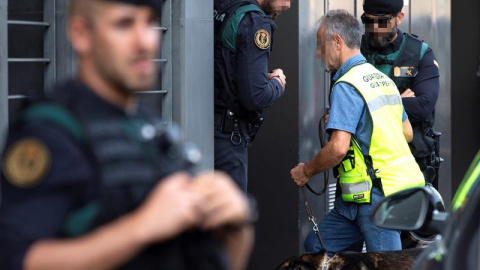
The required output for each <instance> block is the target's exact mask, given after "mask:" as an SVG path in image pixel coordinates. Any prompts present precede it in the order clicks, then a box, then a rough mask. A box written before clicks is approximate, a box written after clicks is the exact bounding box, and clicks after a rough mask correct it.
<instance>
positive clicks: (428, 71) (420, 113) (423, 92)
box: [402, 48, 440, 122]
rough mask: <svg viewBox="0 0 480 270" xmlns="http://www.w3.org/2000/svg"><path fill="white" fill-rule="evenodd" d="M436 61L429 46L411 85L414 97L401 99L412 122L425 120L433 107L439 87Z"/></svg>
mask: <svg viewBox="0 0 480 270" xmlns="http://www.w3.org/2000/svg"><path fill="white" fill-rule="evenodd" d="M436 63H437V62H436V60H435V55H434V54H433V51H432V50H431V49H430V48H429V49H428V50H427V51H426V53H425V55H424V56H423V58H422V60H421V61H420V63H419V66H418V74H417V76H416V77H415V79H414V80H413V84H412V86H411V90H412V91H413V92H414V93H415V97H407V98H403V99H402V101H403V105H404V106H405V110H406V111H407V113H408V115H409V118H410V120H411V121H412V122H417V121H425V120H426V119H427V118H428V117H429V116H430V114H431V113H432V111H433V110H434V109H435V104H436V103H437V100H438V93H439V88H440V81H439V69H438V66H437V64H436Z"/></svg>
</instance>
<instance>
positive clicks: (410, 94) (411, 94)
mask: <svg viewBox="0 0 480 270" xmlns="http://www.w3.org/2000/svg"><path fill="white" fill-rule="evenodd" d="M400 96H401V97H402V98H404V97H415V92H413V91H412V90H411V89H410V88H408V89H406V90H405V91H404V92H403V93H402V94H401V95H400Z"/></svg>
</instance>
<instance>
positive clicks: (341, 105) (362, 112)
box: [326, 54, 407, 154]
mask: <svg viewBox="0 0 480 270" xmlns="http://www.w3.org/2000/svg"><path fill="white" fill-rule="evenodd" d="M366 62H367V60H366V59H365V57H363V55H361V54H357V55H354V56H353V57H351V58H350V59H348V60H347V61H346V62H345V63H343V65H342V66H340V68H339V69H338V71H337V72H336V73H335V75H334V76H333V78H332V79H333V81H334V82H335V81H337V80H338V79H340V77H342V76H343V75H344V74H345V73H347V72H348V71H349V70H350V69H351V68H352V67H354V66H357V65H360V64H364V63H366ZM406 119H407V114H406V113H405V109H403V116H402V121H405V120H406ZM326 129H327V132H328V133H329V134H331V132H332V131H333V130H342V131H346V132H349V133H351V134H352V135H353V137H354V138H355V140H357V142H358V144H359V146H360V148H361V149H362V152H363V153H364V154H367V153H368V151H367V150H368V149H369V148H370V141H371V137H372V131H373V123H372V119H371V117H370V115H369V113H368V110H367V106H366V104H365V101H364V99H363V97H362V95H361V94H360V93H359V92H358V91H357V90H356V89H355V87H353V86H351V85H350V84H347V83H344V82H340V83H338V84H336V85H335V86H334V87H333V88H332V90H331V94H330V115H329V118H328V123H327V127H326Z"/></svg>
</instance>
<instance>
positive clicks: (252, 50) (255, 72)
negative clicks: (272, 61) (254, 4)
mask: <svg viewBox="0 0 480 270" xmlns="http://www.w3.org/2000/svg"><path fill="white" fill-rule="evenodd" d="M270 28H271V26H270V22H269V21H268V20H266V19H264V18H263V17H262V15H260V14H258V13H256V12H250V13H247V14H246V15H245V17H244V18H243V19H242V21H241V22H240V24H239V29H238V34H237V76H238V77H237V87H238V98H239V100H240V102H241V103H242V106H243V107H245V108H246V109H247V110H258V109H263V108H266V107H269V106H270V105H272V104H273V102H274V101H275V100H276V99H277V98H279V97H281V96H282V95H283V93H284V89H283V86H282V84H281V82H280V81H279V80H276V79H270V80H269V79H268V78H267V76H268V59H269V54H270V46H271V45H272V44H271V40H272V36H271V30H270ZM258 31H260V32H263V31H265V32H263V34H266V35H267V37H264V38H263V39H261V40H262V42H263V43H258V42H257V43H255V36H256V34H257V32H258ZM257 35H259V34H257ZM263 45H265V48H264V47H262V46H263Z"/></svg>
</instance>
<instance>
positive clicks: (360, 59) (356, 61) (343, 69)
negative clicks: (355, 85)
mask: <svg viewBox="0 0 480 270" xmlns="http://www.w3.org/2000/svg"><path fill="white" fill-rule="evenodd" d="M366 62H367V60H366V59H365V57H364V56H363V55H362V54H360V53H359V54H356V55H354V56H352V57H350V58H349V59H348V60H347V61H345V63H343V65H341V66H340V68H339V69H338V70H337V72H335V75H333V80H334V81H336V80H338V79H339V78H340V77H342V76H343V75H344V74H345V73H347V72H348V71H349V70H350V69H351V68H352V67H354V66H357V65H360V64H363V63H366Z"/></svg>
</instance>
